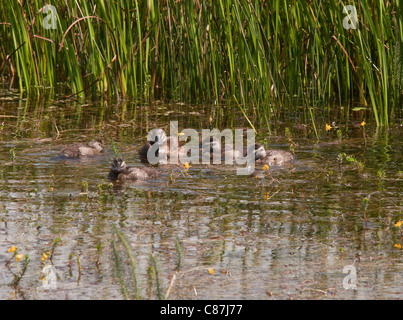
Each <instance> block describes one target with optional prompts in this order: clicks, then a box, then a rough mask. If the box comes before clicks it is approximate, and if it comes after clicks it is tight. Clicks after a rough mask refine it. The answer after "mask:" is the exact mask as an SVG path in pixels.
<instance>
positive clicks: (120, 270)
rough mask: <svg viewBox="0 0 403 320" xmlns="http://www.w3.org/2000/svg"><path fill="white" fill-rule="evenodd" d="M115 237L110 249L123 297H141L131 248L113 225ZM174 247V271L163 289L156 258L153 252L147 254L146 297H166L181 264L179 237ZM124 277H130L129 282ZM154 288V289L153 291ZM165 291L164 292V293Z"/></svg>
mask: <svg viewBox="0 0 403 320" xmlns="http://www.w3.org/2000/svg"><path fill="white" fill-rule="evenodd" d="M114 230H115V233H116V236H117V239H116V240H115V239H112V243H111V244H112V250H113V256H114V260H115V269H116V276H117V278H118V280H119V284H120V287H121V290H122V294H123V296H124V297H125V299H136V300H139V299H142V297H141V295H140V291H139V288H138V276H137V267H136V266H137V264H136V259H135V254H134V252H133V248H132V246H131V245H130V243H129V242H128V240H127V239H126V236H125V235H124V234H123V233H122V232H121V231H120V230H119V229H118V228H117V227H116V226H115V227H114ZM119 244H121V245H123V248H124V250H123V251H122V250H120V249H119ZM175 248H176V253H177V263H176V271H175V273H174V275H173V276H172V278H171V280H170V283H169V285H168V288H167V289H166V290H165V289H164V288H163V287H162V283H161V274H160V268H159V264H158V260H157V258H156V256H155V254H154V253H153V252H151V253H150V255H149V262H148V266H147V277H148V281H147V287H148V288H147V291H148V293H147V298H148V299H152V298H153V296H155V297H156V298H157V299H159V300H162V299H165V300H166V299H168V297H169V294H170V292H171V289H172V288H173V285H174V283H175V280H176V274H177V272H178V271H179V269H180V267H181V265H182V259H183V258H182V257H183V248H182V242H181V241H180V239H179V238H177V239H176V241H175ZM151 250H152V249H151ZM127 258H128V260H129V262H130V263H129V264H127V263H126V264H125V262H124V261H125V259H127ZM126 277H130V278H131V283H129V282H127V281H125V278H126ZM154 289H155V291H154ZM164 292H165V293H164Z"/></svg>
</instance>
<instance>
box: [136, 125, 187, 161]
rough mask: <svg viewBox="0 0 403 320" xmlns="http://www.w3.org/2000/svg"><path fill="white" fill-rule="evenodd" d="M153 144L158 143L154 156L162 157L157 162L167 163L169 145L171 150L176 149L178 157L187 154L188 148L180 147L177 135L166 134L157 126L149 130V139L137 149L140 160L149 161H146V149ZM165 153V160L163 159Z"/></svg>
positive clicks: (169, 151) (169, 152) (169, 155)
mask: <svg viewBox="0 0 403 320" xmlns="http://www.w3.org/2000/svg"><path fill="white" fill-rule="evenodd" d="M154 144H158V146H159V147H158V148H157V149H156V151H155V156H156V157H161V158H162V159H161V160H160V161H159V164H167V163H168V161H169V159H170V158H171V156H172V154H171V146H172V148H173V150H178V156H179V159H180V158H181V157H182V156H186V155H187V154H188V150H186V149H184V148H182V147H181V146H180V144H179V139H178V137H171V136H169V137H168V136H167V135H166V133H165V131H164V130H163V129H161V128H157V129H154V130H152V131H151V133H150V135H149V140H147V142H146V143H145V144H144V145H143V146H142V147H141V148H140V149H139V151H138V154H139V158H140V161H141V162H143V163H149V161H148V150H149V149H150V148H151V146H153V145H154ZM165 155H166V158H167V159H166V161H165V159H163V158H164V157H165Z"/></svg>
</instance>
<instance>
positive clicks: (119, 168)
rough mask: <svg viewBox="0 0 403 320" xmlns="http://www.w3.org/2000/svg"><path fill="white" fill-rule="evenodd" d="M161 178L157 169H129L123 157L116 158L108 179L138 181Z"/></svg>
mask: <svg viewBox="0 0 403 320" xmlns="http://www.w3.org/2000/svg"><path fill="white" fill-rule="evenodd" d="M158 176H159V173H158V171H157V169H155V168H153V167H140V168H135V167H128V166H127V164H126V162H125V161H124V160H123V159H122V158H121V157H115V158H114V159H113V161H112V165H111V170H110V171H109V174H108V179H109V180H112V181H120V182H124V181H138V180H148V179H155V178H157V177H158Z"/></svg>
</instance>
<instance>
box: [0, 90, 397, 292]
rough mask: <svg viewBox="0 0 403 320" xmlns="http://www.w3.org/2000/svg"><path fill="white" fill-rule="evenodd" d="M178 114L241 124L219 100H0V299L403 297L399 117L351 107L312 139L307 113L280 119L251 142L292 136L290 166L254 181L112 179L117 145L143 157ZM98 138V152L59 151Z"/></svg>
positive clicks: (176, 170) (202, 168)
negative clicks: (372, 119) (77, 155)
mask: <svg viewBox="0 0 403 320" xmlns="http://www.w3.org/2000/svg"><path fill="white" fill-rule="evenodd" d="M217 119H218V120H219V123H220V124H221V125H220V126H216V124H217V123H216V120H217ZM171 120H177V121H178V122H179V128H180V130H181V129H183V128H193V129H197V130H200V129H202V128H213V127H217V128H218V129H220V130H222V129H224V128H227V127H230V126H233V127H234V128H247V122H246V121H245V120H244V119H243V117H242V114H241V115H238V114H234V113H232V114H230V115H227V114H225V112H224V113H222V114H221V115H220V112H217V108H216V107H214V106H205V107H202V106H188V105H182V104H168V105H165V104H163V103H156V104H153V105H152V106H148V107H147V106H142V105H138V104H134V103H121V104H112V103H106V102H104V101H103V102H99V101H97V102H88V103H78V102H74V101H63V100H56V101H52V100H49V101H46V100H44V101H37V102H32V101H31V102H29V101H27V100H21V99H19V98H18V97H17V96H13V95H11V94H8V95H3V96H2V97H1V100H0V161H1V163H0V185H1V187H0V299H125V298H130V299H134V298H136V297H137V298H141V299H159V298H168V299H401V298H403V293H402V291H403V276H402V270H403V254H402V253H403V249H402V248H401V246H403V233H402V230H401V229H400V228H399V227H397V226H395V224H396V223H397V222H398V221H400V220H403V197H402V192H403V165H402V160H403V157H402V153H403V143H402V130H403V127H402V120H401V119H400V120H399V119H397V120H396V123H395V124H393V125H392V126H391V127H390V128H388V129H376V128H374V127H373V126H372V125H371V124H370V123H368V124H366V125H365V126H364V127H361V126H359V125H358V126H355V125H354V126H353V125H352V124H353V123H358V124H359V123H360V122H361V121H362V114H358V115H357V116H356V117H354V116H353V117H351V118H350V119H345V121H344V122H343V123H336V124H335V126H337V127H338V128H332V129H331V130H329V131H325V130H321V131H320V132H319V140H317V139H316V138H315V134H314V133H313V132H314V130H313V128H312V122H310V121H308V122H306V123H301V122H300V120H298V119H295V117H288V118H287V116H285V117H284V121H282V122H280V121H273V122H271V123H270V124H271V126H270V128H271V132H270V133H271V135H269V132H268V130H267V127H266V126H261V128H259V126H257V130H258V133H259V134H258V136H257V140H258V141H260V142H263V143H265V144H266V145H267V146H270V147H273V148H279V149H284V150H288V149H289V142H290V141H292V142H293V143H294V144H295V146H294V149H295V158H296V159H295V160H294V161H293V162H292V163H291V164H290V165H287V166H284V167H277V168H276V167H271V168H269V170H268V171H263V170H258V174H257V177H255V175H253V176H250V177H249V176H237V175H236V174H235V173H234V167H232V166H207V165H191V167H190V168H189V170H187V171H185V169H184V168H183V167H182V166H165V167H163V166H160V167H159V170H160V171H161V173H162V174H161V176H160V178H158V179H156V180H150V181H144V182H141V183H131V184H125V185H117V184H111V183H110V181H108V180H107V174H108V171H109V168H110V164H111V158H112V157H113V156H114V151H113V148H112V146H111V140H112V139H113V141H114V145H115V147H116V149H117V150H118V151H119V153H120V154H121V155H122V157H123V158H124V159H125V161H126V162H127V163H128V164H130V165H131V166H141V163H140V161H139V159H138V155H137V150H138V149H139V148H140V147H141V146H142V145H143V143H144V141H145V137H146V135H147V132H148V130H150V129H152V128H155V127H162V128H165V129H168V128H169V121H171ZM331 121H333V120H328V122H331ZM366 121H367V120H366ZM325 122H326V121H325V120H323V128H324V126H325ZM336 122H337V121H336ZM319 123H321V122H319V120H318V123H317V126H318V125H319ZM321 125H322V123H321ZM286 127H287V128H288V130H289V132H290V133H289V138H286V136H285V128H286ZM337 130H339V134H337ZM97 137H101V138H103V140H104V142H106V148H105V151H104V153H103V154H102V155H100V156H95V157H92V158H87V159H80V160H66V159H61V158H60V157H59V153H60V151H61V149H62V148H63V147H64V146H66V145H68V144H71V143H74V142H86V141H89V140H91V139H93V138H97ZM343 153H344V154H345V156H344V157H341V154H343ZM354 159H355V161H354ZM360 164H361V167H360ZM124 239H125V240H126V241H127V242H125V241H124ZM12 246H15V247H17V250H16V252H14V253H13V252H9V251H8V250H9V249H10V248H11V247H12ZM44 253H45V254H46V255H47V258H46V259H45V258H44V256H43V254H44ZM20 254H22V255H23V256H22V257H21V259H20V261H19V262H17V261H16V257H17V256H18V255H20ZM26 257H27V258H28V259H29V262H28V263H26V261H27V260H25V259H26ZM130 258H132V260H131V259H130ZM24 261H25V262H24ZM133 266H134V268H133ZM343 271H344V272H343Z"/></svg>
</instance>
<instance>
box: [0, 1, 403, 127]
mask: <svg viewBox="0 0 403 320" xmlns="http://www.w3.org/2000/svg"><path fill="white" fill-rule="evenodd" d="M47 4H50V5H53V6H55V8H56V11H57V23H56V26H57V28H56V29H45V28H44V19H45V21H46V19H47V18H48V17H49V12H48V13H47V14H44V13H43V11H44V8H45V7H44V2H43V1H34V0H32V1H22V0H19V1H1V2H0V23H1V24H0V37H1V38H0V40H1V41H0V43H1V45H0V50H1V51H0V59H1V60H0V61H1V62H0V74H1V75H2V78H1V80H2V85H3V87H4V88H7V87H8V86H11V87H15V88H18V89H20V90H22V91H25V92H26V93H27V94H35V95H41V94H42V93H43V91H44V88H46V89H47V90H54V91H55V92H60V91H62V92H65V95H66V96H74V97H84V96H86V95H87V96H88V95H91V94H104V95H107V96H116V97H117V98H118V99H122V98H134V99H145V100H147V101H148V100H151V99H164V100H174V101H187V102H194V101H202V102H205V103H208V102H214V101H217V103H218V104H219V105H220V104H224V103H226V104H228V105H230V106H232V107H234V108H238V106H237V104H234V101H239V103H240V104H241V105H242V110H243V111H244V112H245V115H247V116H248V117H252V116H253V117H254V119H256V118H259V119H263V120H264V121H267V119H268V118H270V117H275V116H277V115H278V114H279V113H280V112H282V111H283V110H284V109H286V110H294V111H297V110H301V111H302V112H304V113H306V114H308V116H309V117H311V118H312V120H313V121H314V119H315V116H316V115H317V114H321V113H325V112H328V111H329V110H330V108H331V107H332V108H340V106H342V105H349V104H351V103H357V104H361V105H368V106H369V107H371V108H372V110H373V115H374V119H375V121H376V123H377V124H378V125H387V124H388V123H389V118H390V116H393V115H394V114H395V113H396V112H401V108H402V107H401V106H402V104H403V103H402V102H403V98H402V95H403V91H402V90H403V89H402V88H403V85H402V83H403V82H402V81H403V80H402V73H403V67H402V63H401V61H402V60H403V59H402V58H403V50H402V42H403V26H402V9H401V6H399V4H400V0H392V1H388V2H384V1H369V0H363V1H351V2H349V4H350V5H354V6H355V7H356V9H357V13H358V28H357V29H344V27H343V20H344V19H345V18H346V14H345V13H343V6H344V4H343V2H341V1H298V0H293V1H289V0H273V1H261V0H217V1H207V0H193V1H176V0H166V1H157V0H147V1H146V0H143V1H140V0H135V1H103V0H91V1H78V0H76V1H67V2H66V1H62V0H53V1H49V2H48V3H47ZM13 74H14V77H13ZM60 84H62V85H60ZM64 84H67V85H68V89H67V90H66V89H65V88H64V86H63V85H64ZM301 107H302V108H301Z"/></svg>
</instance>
